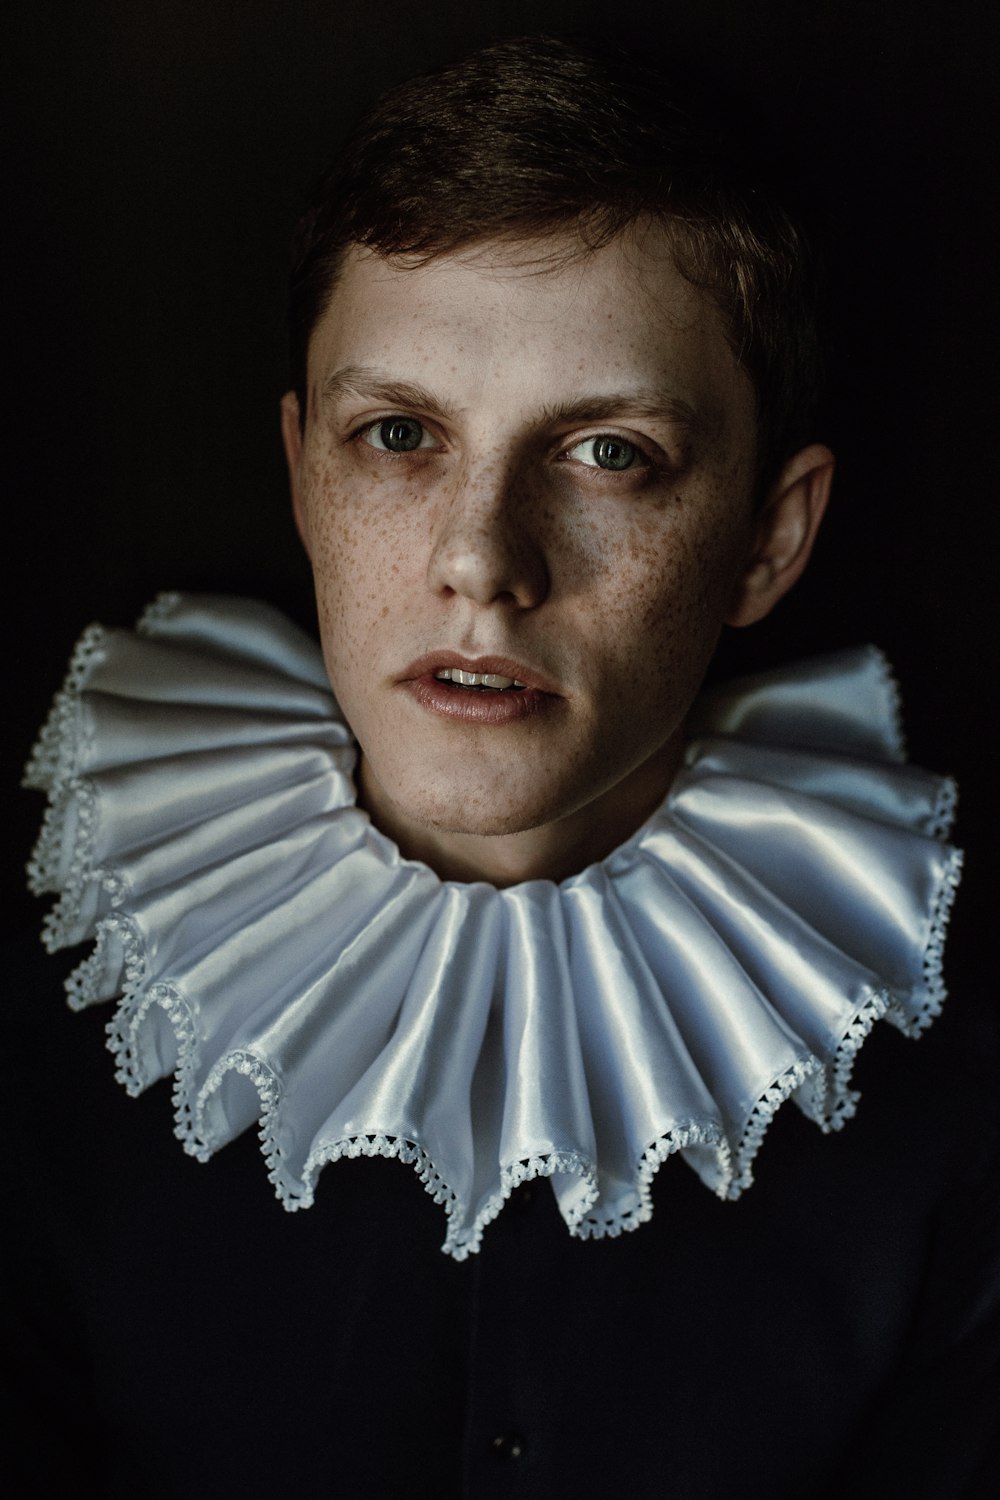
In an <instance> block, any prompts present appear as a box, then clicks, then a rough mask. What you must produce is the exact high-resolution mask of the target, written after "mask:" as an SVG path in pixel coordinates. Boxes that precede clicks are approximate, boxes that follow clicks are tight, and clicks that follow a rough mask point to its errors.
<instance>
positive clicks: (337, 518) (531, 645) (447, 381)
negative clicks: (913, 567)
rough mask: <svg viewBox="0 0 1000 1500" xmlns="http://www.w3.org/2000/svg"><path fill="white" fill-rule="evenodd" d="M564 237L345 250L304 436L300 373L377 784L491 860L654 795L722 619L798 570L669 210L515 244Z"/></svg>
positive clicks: (488, 868)
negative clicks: (615, 234) (595, 245)
mask: <svg viewBox="0 0 1000 1500" xmlns="http://www.w3.org/2000/svg"><path fill="white" fill-rule="evenodd" d="M567 243H568V242H567ZM552 248H553V246H552V245H548V246H545V247H542V251H541V252H540V250H539V247H532V248H526V247H520V255H519V256H517V255H514V254H513V253H512V252H511V251H510V250H509V249H505V248H503V247H499V246H488V247H486V248H479V249H478V250H477V251H475V252H467V253H463V254H452V255H445V256H441V257H440V258H438V259H436V260H433V261H431V262H429V263H428V264H426V265H424V266H423V267H420V268H416V269H414V268H403V267H400V266H399V265H398V264H395V263H393V262H390V261H387V260H385V259H384V258H382V257H380V256H377V255H375V254H372V253H369V252H361V251H355V252H352V253H350V254H349V255H348V257H347V259H346V262H345V264H344V267H343V269H342V272H341V275H340V278H339V280H338V282H337V285H336V289H335V291H334V293H333V297H332V300H331V302H330V305H329V307H328V309H327V311H326V313H325V314H324V316H323V318H322V319H321V321H320V322H319V324H318V326H317V328H316V330H315V332H314V335H313V338H312V342H311V345H310V352H309V371H308V391H309V395H308V411H307V413H306V423H305V436H304V440H302V441H301V443H300V439H299V429H298V420H297V407H296V404H295V398H294V397H293V396H289V397H286V399H285V414H284V416H285V437H286V444H287V447H288V453H289V462H290V468H291V472H292V483H293V495H294V501H295V508H296V516H297V520H298V524H299V528H300V531H301V534H302V537H303V541H304V543H305V546H306V549H307V551H308V553H309V556H310V559H311V562H312V566H313V570H314V574H315V580H316V590H317V597H318V605H319V620H320V629H321V634H322V641H323V651H324V656H325V660H326V665H327V669H328V671H329V675H330V681H331V683H332V685H333V689H334V692H335V693H336V696H337V699H338V701H339V703H340V705H341V707H342V709H343V711H344V713H345V715H346V717H347V719H348V721H349V723H350V724H351V726H352V728H353V730H354V732H355V734H356V736H357V739H358V742H359V745H360V749H361V764H360V773H359V776H360V787H359V790H360V793H361V800H362V802H363V804H364V805H365V806H367V807H368V809H369V811H370V812H371V813H372V816H373V818H374V820H375V822H376V823H377V824H378V825H379V826H380V827H382V828H383V829H384V830H385V831H386V832H388V833H390V834H392V835H393V836H395V837H396V838H397V839H398V840H399V842H400V843H401V845H402V847H403V849H404V851H405V852H407V853H409V854H411V855H415V856H417V857H421V858H425V859H427V860H428V861H429V862H430V863H431V864H432V865H434V866H435V867H436V868H438V869H439V871H441V872H442V873H444V874H449V875H456V876H459V877H460V878H473V877H474V876H476V875H483V876H485V878H488V879H493V880H495V881H496V883H498V884H503V883H506V882H507V881H509V880H515V879H520V878H526V877H528V876H531V875H536V874H541V875H553V876H555V877H556V878H560V877H561V876H562V875H565V874H567V873H570V872H571V871H572V870H573V869H577V868H580V867H582V865H584V864H586V863H587V862H589V861H590V860H592V859H595V858H599V857H601V856H602V855H603V854H605V853H607V852H608V851H609V850H610V849H611V848H613V847H614V846H615V845H616V844H617V843H619V842H620V841H621V840H622V839H623V838H625V837H626V836H627V835H628V834H629V833H630V832H631V831H632V830H633V829H634V828H635V827H637V826H638V824H639V823H640V822H641V821H642V820H643V819H644V818H645V817H646V816H648V814H649V813H650V812H651V811H652V810H653V808H654V807H655V806H656V804H657V803H658V801H659V800H660V799H661V798H662V796H663V795H664V793H665V791H666V789H667V787H668V785H669V782H670V779H671V776H672V774H673V771H674V769H675V767H676V764H677V760H678V755H679V751H680V744H681V733H682V724H683V720H684V716H685V714H686V712H687V709H688V707H689V705H690V703H691V700H692V698H693V697H694V695H695V693H696V691H697V688H698V686H699V684H700V682H701V680H702V676H703V674H704V672H705V669H706V666H707V664H708V661H709V657H710V656H711V654H712V650H713V648H714V646H715V644H716V640H717V638H718V635H719V632H720V629H721V627H722V625H723V623H724V621H726V620H727V619H731V620H733V621H734V622H735V623H744V622H746V621H747V620H749V619H751V618H757V617H759V615H760V614H762V613H764V612H766V609H767V608H769V607H770V604H771V603H773V602H774V601H773V598H770V597H769V595H768V597H766V598H765V595H767V591H768V589H769V588H770V589H771V590H772V592H775V597H776V594H777V591H780V592H783V591H784V587H787V586H788V582H785V583H784V587H782V588H781V589H780V590H777V591H776V586H774V584H773V579H772V575H773V574H774V572H775V564H774V561H773V558H772V557H771V555H770V551H769V549H770V550H771V551H773V548H772V547H771V536H772V532H773V531H774V530H775V528H774V526H773V525H772V524H771V522H770V521H769V520H767V519H762V516H763V517H764V518H767V517H770V516H771V513H772V510H773V509H774V507H773V506H771V505H769V506H767V507H765V509H764V511H763V512H760V511H759V510H758V509H757V507H755V505H754V494H753V489H754V458H755V405H754V394H753V390H752V388H751V385H750V382H749V380H748V378H747V376H746V374H745V373H744V372H743V371H742V370H741V369H740V368H739V367H738V365H737V363H736V360H735V359H734V356H733V354H732V352H731V350H730V348H729V345H728V344H727V342H726V338H725V336H724V332H723V328H722V325H721V321H720V318H719V315H718V313H717V311H716V309H715V307H714V305H713V304H712V303H711V301H710V300H709V299H708V298H707V297H706V296H705V295H704V294H703V293H701V292H699V291H698V290H696V289H695V288H693V287H692V286H691V285H690V284H689V283H687V282H686V281H684V280H683V279H682V278H681V277H680V275H679V274H678V273H677V271H676V270H675V268H674V266H673V263H672V260H671V258H670V255H669V253H668V250H667V248H666V244H665V241H664V240H663V238H662V236H661V235H660V234H658V233H657V234H653V233H651V234H649V235H647V236H645V237H644V238H643V239H641V240H640V239H637V238H636V237H629V238H628V239H623V240H619V241H617V242H615V243H613V244H611V245H610V246H608V247H606V248H605V249H602V250H600V251H597V252H596V253H592V254H589V255H587V256H585V257H583V258H579V259H575V260H569V261H567V260H563V261H562V262H561V263H560V262H556V263H555V264H554V266H552V265H550V266H549V267H548V268H544V267H543V268H541V269H540V268H539V267H538V265H537V264H536V266H534V267H532V266H530V265H526V264H525V261H526V259H527V258H528V256H530V255H532V254H534V255H535V257H536V259H537V256H538V254H539V253H542V252H544V251H547V250H551V249H552ZM816 452H817V453H819V454H820V455H821V456H825V458H826V459H829V455H828V454H826V451H825V450H816ZM820 508H821V507H820ZM779 529H780V528H779ZM800 529H801V528H800ZM786 530H787V527H786ZM806 550H808V547H806ZM802 561H803V562H804V558H803V559H802ZM785 571H786V572H787V571H788V569H787V568H786V569H785ZM789 581H790V580H789ZM459 671H461V672H464V673H471V674H475V676H476V677H477V678H478V679H479V681H478V682H476V683H472V684H469V685H463V684H462V682H461V680H460V679H458V678H457V676H456V674H457V672H459ZM448 673H451V674H452V675H451V680H450V681H449V680H447V675H446V674H448ZM484 677H485V678H486V681H485V683H483V682H482V679H483V678H484ZM507 684H511V685H507ZM520 684H523V686H521V685H520Z"/></svg>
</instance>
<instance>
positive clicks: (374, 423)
mask: <svg viewBox="0 0 1000 1500" xmlns="http://www.w3.org/2000/svg"><path fill="white" fill-rule="evenodd" d="M397 421H398V422H415V423H416V424H417V425H418V426H419V427H420V428H422V429H423V432H424V434H425V435H428V434H429V435H430V436H432V437H433V433H432V432H431V429H430V428H429V427H428V426H427V424H426V423H425V422H422V421H421V420H420V418H419V417H411V416H407V415H405V414H404V413H403V412H389V413H387V414H386V415H385V416H381V417H372V418H370V419H369V420H368V421H366V422H362V423H361V424H360V426H358V427H355V428H354V429H353V430H352V431H351V432H350V433H349V434H348V441H349V442H361V441H364V439H365V436H366V434H368V433H370V432H374V431H376V430H377V429H378V428H379V427H382V426H384V425H385V424H386V423H387V422H397ZM602 438H608V439H611V440H612V441H613V442H618V443H623V444H625V445H626V446H627V447H629V448H632V449H634V450H635V452H636V453H637V454H638V455H639V458H640V460H641V462H639V463H637V464H633V465H630V466H629V468H627V469H607V468H604V467H602V465H600V464H586V463H584V462H583V461H582V460H576V462H577V463H579V465H580V467H581V468H583V469H589V470H592V471H593V472H595V473H598V474H601V475H603V476H604V477H605V478H606V479H612V480H615V481H618V480H621V479H623V478H624V477H625V476H633V477H634V476H635V475H636V474H639V473H641V474H644V475H646V476H647V477H650V476H651V475H653V474H659V473H662V472H664V471H666V470H670V469H672V468H673V465H671V464H670V463H669V461H668V460H667V459H666V458H665V456H664V455H663V454H662V452H660V450H659V449H658V448H656V449H655V451H653V452H651V451H650V447H651V446H652V445H650V446H649V447H647V446H645V445H643V444H642V443H640V442H638V441H636V439H635V438H633V437H626V436H625V434H624V433H621V432H614V431H599V432H594V433H588V434H587V435H586V436H585V437H582V438H577V439H576V441H575V442H572V443H569V444H566V445H565V446H563V447H562V448H561V449H560V450H559V452H558V453H557V454H556V459H557V461H559V462H566V463H571V462H573V461H574V460H572V459H571V458H570V456H569V455H570V454H571V453H572V452H573V450H574V448H582V447H583V446H584V444H586V443H597V442H600V441H601V439H602ZM367 447H368V448H369V449H370V451H371V452H372V453H375V454H377V455H378V457H379V459H380V460H381V461H390V462H391V461H392V460H393V459H398V458H408V457H410V456H412V455H413V454H417V453H425V454H426V453H432V452H440V451H441V448H442V447H443V444H437V443H436V445H435V447H433V448H432V447H423V446H418V447H416V448H410V449H403V450H401V451H396V450H393V449H391V448H384V447H383V448H379V447H376V446H375V444H374V443H368V444H367Z"/></svg>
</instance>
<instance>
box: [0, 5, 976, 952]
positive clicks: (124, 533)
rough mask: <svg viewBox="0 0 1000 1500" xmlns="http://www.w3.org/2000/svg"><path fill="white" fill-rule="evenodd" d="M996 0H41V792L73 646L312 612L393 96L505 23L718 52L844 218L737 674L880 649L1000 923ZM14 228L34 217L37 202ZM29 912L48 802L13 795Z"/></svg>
mask: <svg viewBox="0 0 1000 1500" xmlns="http://www.w3.org/2000/svg"><path fill="white" fill-rule="evenodd" d="M997 9H998V7H996V6H995V4H993V3H992V0H979V3H976V0H958V3H954V0H953V3H950V4H944V3H939V0H933V3H928V0H923V3H921V0H910V3H905V4H904V3H888V0H868V3H865V0H854V3H850V0H840V3H838V0H808V3H804V0H753V3H751V0H671V3H663V0H661V3H655V4H654V3H632V4H630V5H625V4H623V3H621V0H618V3H610V0H603V3H600V0H591V3H587V0H572V3H569V0H538V3H528V0H489V3H483V0H479V3H470V0H465V3H457V0H447V3H426V4H423V5H420V4H418V3H414V4H411V5H403V4H400V3H398V0H322V3H320V0H300V3H296V0H287V3H285V4H280V3H276V0H161V3H151V0H93V3H90V4H86V3H68V0H67V3H61V4H60V3H53V0H32V3H31V4H26V3H23V0H14V3H9V0H8V4H7V5H6V6H5V8H4V16H5V22H6V25H7V27H8V28H10V27H12V28H13V30H12V32H11V33H10V36H9V40H8V42H7V44H6V45H5V46H4V48H3V54H4V63H5V70H6V71H7V73H8V77H7V78H6V80H5V84H4V90H5V95H6V97H7V99H8V102H9V105H10V107H11V109H12V111H13V127H14V130H13V140H14V149H13V150H12V151H10V152H9V153H8V159H9V162H10V166H11V169H12V170H11V174H10V181H9V183H8V187H7V192H6V197H7V202H8V209H9V212H8V215H7V219H8V226H9V228H8V232H7V234H6V237H5V238H6V244H7V265H6V266H5V270H4V281H3V287H4V299H3V302H4V320H3V321H4V326H5V330H6V333H7V340H6V343H7V350H8V357H7V361H6V363H7V372H8V397H7V398H6V401H5V406H6V411H7V415H8V419H9V430H8V437H7V443H6V462H5V464H4V466H3V467H4V473H5V477H6V481H7V485H6V488H7V494H6V527H5V532H6V539H7V564H6V575H7V578H8V580H9V584H8V589H7V591H6V596H5V603H6V605H7V606H8V610H9V618H8V620H7V621H6V622H5V640H6V652H5V655H6V658H7V660H8V662H9V663H11V664H12V666H13V669H14V678H13V687H12V694H11V697H9V698H8V701H12V702H13V709H14V712H13V715H12V718H9V719H8V721H7V725H6V728H5V730H4V734H3V736H2V741H3V751H4V756H5V758H6V759H5V765H4V767H3V773H4V785H5V786H7V787H8V788H11V787H13V786H14V785H15V783H16V780H17V775H18V769H19V766H20V764H21V762H22V761H23V759H24V758H25V756H26V754H27V751H28V749H29V746H30V742H31V739H32V737H33V733H34V730H35V728H36V726H37V724H38V722H39V721H40V720H41V718H42V717H43V715H44V713H45V711H46V708H47V705H48V702H49V700H50V698H51V695H52V692H53V691H54V689H55V688H56V686H57V685H58V683H59V681H60V680H61V677H62V674H63V671H64V667H65V662H66V659H67V657H68V654H69V651H70V648H71V646H72V644H73V641H74V639H75V638H76V636H77V635H78V634H79V632H80V630H81V629H82V627H83V626H84V625H85V624H86V623H87V622H88V621H89V620H91V619H94V618H99V619H101V620H103V621H104V622H106V623H110V624H119V623H122V624H123V623H129V622H131V620H132V619H133V618H134V616H135V615H136V614H137V613H138V612H139V611H140V610H141V608H142V607H143V605H144V604H145V603H146V602H147V601H148V600H149V599H150V598H151V597H152V596H153V595H154V594H155V593H156V592H158V591H159V590H161V589H165V588H185V589H211V590H230V591H236V592H243V593H256V594H260V595H262V596H264V597H267V598H269V599H271V600H273V601H274V602H276V603H278V604H280V605H283V606H284V607H285V608H286V609H288V610H289V611H290V612H291V613H293V614H294V615H296V616H297V617H298V618H299V619H300V620H302V621H303V622H305V623H308V622H309V621H310V618H311V594H310V586H309V580H308V575H307V573H306V570H305V568H304V566H303V563H302V560H301V558H300V557H299V553H298V546H297V542H296V539H295V537H294V534H293V531H292V527H291V523H290V519H289V516H288V513H287V505H286V500H285V480H284V475H283V471H282V460H281V456H280V449H279V443H278V429H277V401H278V397H279V395H280V393H281V391H282V390H283V388H284V383H285V369H284V330H283V310H284V273H285V266H286V260H287V255H286V245H287V241H288V237H289V233H290V229H291V226H292V223H293V221H294V218H295V215H296V212H297V210H298V207H299V205H300V203H301V200H302V198H303V195H304V193H305V191H306V189H307V187H308V185H309V183H310V182H311V180H312V178H313V177H314V176H315V175H316V173H317V172H318V171H319V169H320V168H321V167H322V165H323V164H324V163H325V161H326V159H327V158H328V156H329V155H330V154H331V149H332V147H333V145H334V144H335V143H336V141H337V138H338V137H339V135H340V134H341V133H342V131H343V129H344V128H345V127H346V126H347V125H348V124H349V123H350V122H351V121H352V120H353V118H354V117H355V116H356V114H357V113H358V111H359V110H360V108H361V107H363V106H364V105H365V104H366V103H367V102H369V101H370V100H371V99H372V98H373V97H374V96H375V95H376V94H377V93H378V92H380V91H381V90H382V89H383V88H384V87H385V86H386V85H387V84H389V83H392V82H394V81H396V80H397V79H400V78H403V77H406V76H408V75H410V74H412V73H414V72H417V71H419V70H420V69H422V68H424V67H426V66H430V65H432V64H435V63H438V62H440V61H443V60H445V59H447V58H450V57H453V56H457V55H459V54H461V53H462V52H464V51H466V50H468V49H469V48H470V47H472V46H474V45H478V44H480V43H482V42H484V41H486V40H488V39H489V38H490V37H491V36H494V35H497V34H504V33H511V32H519V31H528V30H540V29H545V28H547V29H551V30H556V29H566V28H568V27H581V26H588V27H590V28H591V29H594V28H600V27H603V28H604V29H605V30H606V32H607V35H608V36H609V38H611V39H616V40H617V39H623V40H632V41H636V40H638V41H640V42H641V43H642V44H643V45H644V46H645V47H646V48H647V49H648V50H649V51H650V53H651V54H656V53H662V54H664V55H669V56H671V57H672V58H674V59H678V58H679V59H681V60H687V59H690V64H691V66H692V68H694V69H696V70H697V71H698V72H699V73H703V72H704V71H705V70H706V69H707V70H709V71H710V72H712V73H714V74H715V75H716V76H717V77H718V78H719V80H720V82H721V83H722V84H723V85H724V86H726V87H729V88H733V87H735V88H736V89H737V90H739V91H740V92H741V93H742V94H743V95H745V96H746V98H747V99H748V101H749V102H750V104H751V105H752V106H753V107H754V108H755V109H756V110H759V111H764V112H765V113H766V114H768V115H770V117H771V118H772V119H773V120H774V122H775V123H776V128H777V133H778V134H779V135H780V136H781V137H782V138H783V139H785V140H786V141H787V142H789V143H790V144H792V145H793V146H794V147H795V149H796V150H797V152H798V153H799V155H800V156H801V158H802V160H803V161H804V162H805V163H806V167H807V175H808V178H809V184H810V186H811V188H812V190H813V192H814V196H816V197H817V198H818V199H819V201H820V204H821V206H822V208H823V212H824V218H825V222H826V229H825V237H826V240H827V252H828V257H829V261H830V265H831V271H832V276H833V284H834V287H835V295H834V300H833V308H832V322H831V361H830V363H831V380H830V391H829V397H828V401H827V406H826V409H825V411H824V414H823V420H822V423H821V424H820V427H819V429H818V431H817V434H816V435H817V437H821V438H824V439H826V440H827V441H829V442H830V443H831V444H832V445H833V446H834V448H835V449H836V451H837V453H838V456H839V461H840V466H839V477H838V485H837V498H836V504H835V507H834V509H833V512H832V514H831V516H830V517H829V520H828V522H827V525H826V531H825V535H824V536H823V538H822V541H821V544H820V547H819V551H818V555H817V557H816V559H815V562H814V564H813V566H812V568H811V570H810V573H809V574H808V575H807V578H806V581H805V583H804V584H803V585H800V587H799V589H798V590H797V591H796V593H795V595H794V596H793V597H792V598H790V599H789V600H788V601H787V602H786V603H785V604H783V605H782V606H781V607H780V608H779V610H778V611H777V612H776V614H775V616H774V617H773V619H772V620H771V621H768V622H765V624H763V625H762V626H758V627H757V628H756V629H755V630H754V631H752V632H740V633H739V638H738V639H735V638H734V640H733V641H732V643H731V644H730V645H729V646H728V648H727V650H728V664H729V665H730V666H732V667H743V666H752V665H757V664H766V663H769V662H773V661H778V660H782V659H787V658H791V657H794V656H797V655H800V654H804V653H806V652H809V651H815V650H825V649H830V648H833V647H837V646H841V645H845V644H852V643H859V642H863V641H866V640H874V641H876V642H877V643H878V644H879V645H881V646H882V647H883V649H884V650H886V651H887V653H888V654H889V656H890V658H891V659H892V660H893V661H894V663H895V665H896V668H897V670H898V673H899V676H900V678H901V681H902V685H903V689H904V697H905V702H906V707H907V724H908V728H909V731H910V743H911V749H912V752H913V755H914V758H915V759H917V760H920V761H922V762H923V763H924V764H927V765H930V766H932V767H934V768H935V769H939V770H948V771H952V772H954V773H955V774H957V775H958V776H959V778H960V781H961V782H962V783H963V791H964V803H963V807H964V814H963V821H962V825H961V828H960V834H961V836H962V837H963V838H964V840H965V841H966V842H967V843H968V844H969V845H970V850H971V854H972V860H971V871H970V873H971V877H972V878H971V881H970V882H969V890H968V894H967V895H966V896H965V898H964V904H963V906H962V907H961V908H960V911H961V915H960V917H959V919H958V920H959V922H960V924H962V926H963V929H964V931H965V932H966V933H971V932H973V931H974V929H976V928H977V927H978V926H980V925H981V924H984V923H985V921H986V919H987V914H988V913H989V912H990V911H991V908H990V907H989V906H988V905H987V902H988V900H989V886H990V880H989V862H990V853H991V844H990V840H989V839H988V838H987V837H986V836H985V834H984V832H983V828H984V823H985V820H986V818H987V816H988V814H989V812H990V810H991V807H992V799H991V798H990V795H989V791H990V784H991V781H992V771H993V750H992V745H993V735H994V733H995V722H996V712H995V709H994V707H993V697H994V692H995V657H994V654H993V652H992V649H991V648H992V637H993V629H992V625H993V615H994V608H993V605H994V589H993V586H992V585H993V575H994V571H995V568H996V562H995V558H994V556H991V555H990V554H991V547H992V546H995V527H994V525H993V515H994V510H995V507H996V504H997V500H996V464H995V461H994V446H995V441H996V440H995V431H996V420H995V411H994V390H995V385H994V380H993V373H994V363H995V352H994V351H995V348H996V340H997V319H996V311H997V308H996V281H997V275H996V270H995V254H996V249H995V247H996V238H995V234H994V233H993V230H994V229H995V214H994V206H995V192H994V178H995V172H996V167H995V161H996V148H997V138H996V131H995V105H994V102H993V100H994V96H995V93H996V90H997V78H996V67H995V62H994V59H995V57H996V56H997V46H998V42H1000V37H998V34H997V27H996V23H995V21H994V20H993V17H994V15H995V14H996V11H997ZM10 210H12V211H10ZM5 805H6V806H7V807H8V808H9V811H8V813H7V817H6V818H5V830H6V833H7V838H8V842H9V845H10V847H11V850H12V853H13V856H14V858H13V860H12V861H8V866H9V867H11V869H12V870H13V875H12V876H8V882H9V884H10V883H13V886H14V889H13V890H11V891H9V892H8V891H7V890H5V892H4V894H5V896H6V897H7V900H6V902H5V910H6V911H7V913H8V914H9V916H11V917H12V920H13V921H14V923H15V925H16V924H18V923H21V922H23V921H24V920H25V919H26V917H34V915H35V914H34V912H32V911H31V908H30V907H29V906H28V904H27V902H26V899H25V898H22V897H21V896H20V894H19V889H18V887H19V877H18V876H17V866H18V865H19V863H20V862H21V860H22V859H23V858H24V857H25V856H26V854H27V851H28V848H29V846H30V842H31V838H32V830H33V828H34V826H35V824H36V821H37V815H38V812H39V811H40V808H39V805H38V799H37V798H36V797H35V796H34V795H33V794H32V795H29V794H20V795H16V794H15V795H12V796H11V797H10V799H9V802H8V803H6V804H5Z"/></svg>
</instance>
